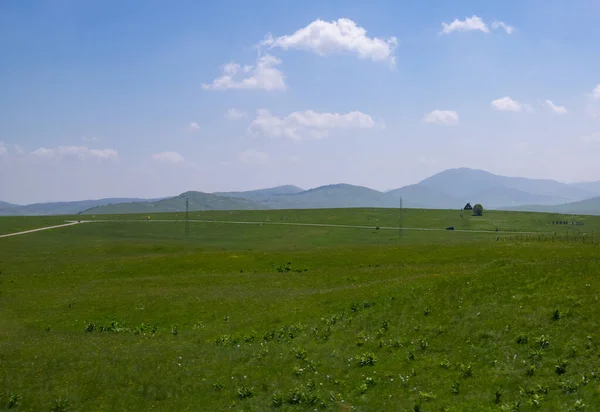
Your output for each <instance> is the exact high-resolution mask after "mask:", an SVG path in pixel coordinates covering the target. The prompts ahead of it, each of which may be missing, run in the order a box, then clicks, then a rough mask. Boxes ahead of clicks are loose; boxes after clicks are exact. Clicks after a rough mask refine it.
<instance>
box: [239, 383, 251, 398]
mask: <svg viewBox="0 0 600 412" xmlns="http://www.w3.org/2000/svg"><path fill="white" fill-rule="evenodd" d="M237 394H238V396H239V397H240V399H248V398H251V397H253V396H254V392H252V388H247V387H246V385H242V386H240V387H239V388H238V389H237Z"/></svg>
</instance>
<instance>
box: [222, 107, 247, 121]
mask: <svg viewBox="0 0 600 412" xmlns="http://www.w3.org/2000/svg"><path fill="white" fill-rule="evenodd" d="M246 116H247V113H246V112H245V111H243V110H238V109H229V110H227V113H226V114H225V117H226V118H228V119H231V120H238V119H243V118H244V117H246Z"/></svg>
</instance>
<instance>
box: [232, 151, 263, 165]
mask: <svg viewBox="0 0 600 412" xmlns="http://www.w3.org/2000/svg"><path fill="white" fill-rule="evenodd" d="M238 160H239V161H240V162H242V163H246V164H249V165H260V164H265V163H267V162H268V161H269V155H268V154H267V153H265V152H259V151H257V150H254V149H249V150H246V151H243V152H241V153H239V154H238Z"/></svg>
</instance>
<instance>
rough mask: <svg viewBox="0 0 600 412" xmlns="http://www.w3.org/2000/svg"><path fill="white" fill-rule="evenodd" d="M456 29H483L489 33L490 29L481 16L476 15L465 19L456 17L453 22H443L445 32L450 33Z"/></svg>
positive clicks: (482, 30)
mask: <svg viewBox="0 0 600 412" xmlns="http://www.w3.org/2000/svg"><path fill="white" fill-rule="evenodd" d="M455 31H481V32H483V33H489V32H490V29H489V28H488V26H487V24H485V23H484V22H483V20H482V19H481V18H480V17H477V16H475V15H473V16H471V17H466V18H465V19H464V20H459V19H455V20H454V21H453V22H451V23H442V33H443V34H450V33H452V32H455Z"/></svg>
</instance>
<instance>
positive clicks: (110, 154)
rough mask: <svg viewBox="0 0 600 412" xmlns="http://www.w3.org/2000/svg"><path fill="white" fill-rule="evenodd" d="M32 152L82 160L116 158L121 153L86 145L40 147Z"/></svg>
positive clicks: (41, 155) (52, 156)
mask: <svg viewBox="0 0 600 412" xmlns="http://www.w3.org/2000/svg"><path fill="white" fill-rule="evenodd" d="M31 154H32V155H33V156H37V157H43V158H51V159H59V158H68V157H75V158H78V159H80V160H86V159H98V160H107V159H113V160H114V159H117V158H118V157H119V153H118V152H117V151H116V150H114V149H90V148H88V147H85V146H58V147H55V148H50V149H47V148H45V147H40V148H39V149H36V150H34V151H33V152H31Z"/></svg>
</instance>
